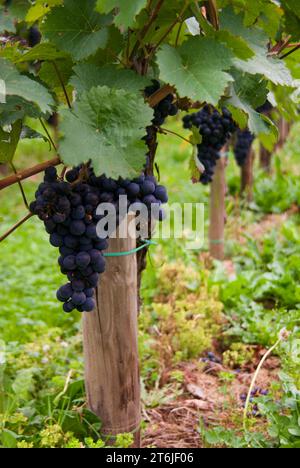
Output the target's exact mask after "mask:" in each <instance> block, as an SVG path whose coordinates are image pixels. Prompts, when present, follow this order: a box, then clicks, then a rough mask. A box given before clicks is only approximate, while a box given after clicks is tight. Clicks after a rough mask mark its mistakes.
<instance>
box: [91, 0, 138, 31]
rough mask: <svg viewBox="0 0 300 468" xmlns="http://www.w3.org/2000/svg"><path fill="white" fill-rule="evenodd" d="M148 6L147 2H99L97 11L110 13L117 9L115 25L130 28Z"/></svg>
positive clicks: (101, 0)
mask: <svg viewBox="0 0 300 468" xmlns="http://www.w3.org/2000/svg"><path fill="white" fill-rule="evenodd" d="M146 5H147V0H97V6H96V10H97V11H99V13H109V12H111V11H112V10H114V9H116V11H117V14H116V17H115V24H116V26H118V27H124V28H130V27H132V26H133V25H134V22H135V18H136V17H137V15H138V14H139V13H140V11H141V10H142V9H143V8H145V7H146Z"/></svg>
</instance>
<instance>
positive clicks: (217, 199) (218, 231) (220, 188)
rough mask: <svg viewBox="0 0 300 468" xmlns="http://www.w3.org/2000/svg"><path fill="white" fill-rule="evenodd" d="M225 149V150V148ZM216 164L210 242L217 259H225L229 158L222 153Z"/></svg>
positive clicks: (211, 249) (212, 189) (214, 256)
mask: <svg viewBox="0 0 300 468" xmlns="http://www.w3.org/2000/svg"><path fill="white" fill-rule="evenodd" d="M224 151H225V150H224ZM222 156H223V157H221V158H220V159H219V160H218V162H217V166H216V170H215V174H214V178H213V182H212V184H211V192H210V227H209V242H210V255H211V256H212V257H213V258H215V259H217V260H223V259H224V230H225V218H226V212H225V210H226V208H225V194H226V180H225V168H226V165H227V159H226V157H224V155H222Z"/></svg>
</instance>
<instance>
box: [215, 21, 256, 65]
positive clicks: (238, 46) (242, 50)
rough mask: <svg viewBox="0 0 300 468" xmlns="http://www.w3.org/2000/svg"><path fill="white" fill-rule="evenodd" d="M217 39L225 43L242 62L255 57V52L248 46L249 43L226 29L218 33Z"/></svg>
mask: <svg viewBox="0 0 300 468" xmlns="http://www.w3.org/2000/svg"><path fill="white" fill-rule="evenodd" d="M215 38H216V39H217V40H219V41H220V42H223V43H224V44H225V45H226V46H227V47H228V48H229V49H231V50H232V52H233V53H234V55H235V56H236V57H238V58H240V59H242V60H248V59H249V58H251V57H253V56H254V52H253V50H252V49H250V47H249V46H248V44H247V42H246V41H245V40H244V39H243V38H242V37H237V36H234V35H233V34H231V32H229V31H226V30H225V29H223V30H219V31H216V33H215Z"/></svg>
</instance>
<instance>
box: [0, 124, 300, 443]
mask: <svg viewBox="0 0 300 468" xmlns="http://www.w3.org/2000/svg"><path fill="white" fill-rule="evenodd" d="M170 128H172V129H176V131H178V132H180V133H182V135H185V132H184V131H183V130H181V129H180V126H179V124H178V123H177V122H173V123H170ZM160 140H161V144H160V148H159V153H158V158H157V162H158V166H159V172H160V176H161V182H162V183H163V184H165V185H167V186H168V188H169V194H170V202H171V203H172V202H201V203H204V204H205V208H206V209H205V212H206V217H205V229H206V232H207V228H208V200H209V188H208V187H203V186H201V185H193V184H192V183H191V182H190V181H189V169H188V166H189V157H190V154H191V149H190V146H189V145H188V143H186V142H183V141H182V140H179V139H177V138H176V137H173V136H168V137H166V136H164V135H162V136H161V137H160ZM299 143H300V139H299V126H298V125H297V126H295V128H294V129H293V131H292V134H291V136H290V138H289V141H288V143H287V146H286V147H285V148H284V149H283V150H282V151H281V153H280V154H279V155H278V156H277V160H276V162H275V170H274V174H273V176H272V178H270V177H266V176H265V175H264V174H262V173H260V172H259V171H257V172H256V173H257V177H256V184H255V199H254V202H253V204H252V205H250V206H249V207H246V206H245V204H244V203H243V202H242V201H240V200H239V197H238V190H239V172H238V169H237V167H236V165H235V164H234V162H233V161H232V158H231V161H230V163H229V166H228V171H227V178H228V187H229V194H228V197H227V213H228V221H227V227H226V256H227V261H226V262H225V263H224V264H221V263H218V262H212V261H211V260H210V259H209V258H208V256H207V242H206V244H205V246H204V247H203V249H202V251H201V252H199V251H192V250H187V249H186V247H185V244H184V242H182V241H181V240H176V239H169V240H162V241H159V245H158V246H157V247H153V248H152V249H151V254H150V259H149V261H148V267H147V270H146V272H145V273H144V277H143V285H142V295H143V298H144V308H143V311H142V314H141V317H140V323H139V326H140V331H139V347H140V355H141V375H142V380H143V404H144V407H145V409H146V410H147V411H149V414H151V408H153V407H155V408H158V410H159V408H160V406H162V405H168V404H171V402H176V401H177V400H178V401H180V402H181V403H182V399H183V398H184V395H185V394H186V378H187V375H189V372H190V370H189V366H191V365H193V366H195V369H196V370H195V371H194V375H198V373H199V372H200V374H201V376H202V378H204V375H205V374H202V371H203V369H205V366H207V365H210V363H211V360H212V356H211V355H214V356H215V355H217V357H218V358H219V359H220V362H221V363H222V365H223V368H222V372H223V373H222V372H221V373H220V374H218V376H217V377H216V379H217V380H216V382H217V385H219V386H220V387H222V388H223V387H224V385H225V384H226V393H229V394H231V387H230V385H235V384H236V381H237V375H238V374H236V372H240V371H241V370H242V371H243V372H250V373H251V372H252V371H253V367H251V366H252V365H253V363H255V362H257V359H258V353H259V350H261V349H263V347H269V346H271V345H272V344H273V343H274V342H275V341H276V339H277V334H278V332H279V330H280V329H281V328H283V327H286V328H287V329H288V330H289V332H290V333H291V335H290V337H289V340H288V341H287V342H286V343H285V344H284V345H283V346H281V348H280V350H279V355H280V359H281V366H282V373H281V379H282V384H277V385H279V387H278V388H279V389H278V388H277V387H276V388H277V390H276V392H277V393H276V392H275V390H274V398H273V396H272V395H271V390H270V395H269V396H268V397H264V398H262V399H260V400H259V405H260V411H261V412H262V414H263V415H264V418H263V422H264V424H262V427H263V429H262V430H263V432H262V435H257V434H256V435H255V430H252V431H250V432H249V434H247V435H246V437H245V436H244V435H243V434H241V433H240V428H239V425H240V423H241V418H240V413H241V411H242V409H241V408H239V406H238V404H237V402H235V404H236V405H237V407H236V408H234V407H233V402H232V395H231V399H229V400H228V401H227V402H226V404H225V403H224V408H225V409H224V411H225V412H226V411H229V413H230V412H232V415H233V416H234V417H232V421H231V422H229V425H230V429H229V428H228V427H225V429H226V431H224V427H223V426H221V425H217V427H207V426H204V427H203V426H201V428H202V429H201V428H200V432H201V439H202V442H201V441H200V436H199V435H198V433H197V432H196V433H195V436H194V437H195V440H197V439H198V440H199V444H201V443H204V442H205V444H207V445H209V446H213V445H217V446H248V445H249V444H250V446H257V445H258V446H261V445H263V446H264V445H268V446H272V447H277V446H289V445H291V446H296V445H297V444H298V443H299V437H300V435H299V433H300V429H299V426H298V427H297V424H299V423H297V420H296V419H297V418H296V414H298V413H297V412H298V411H299V391H300V382H299V375H298V372H297V370H298V367H297V365H296V363H297V362H298V361H297V360H299V355H300V336H299V324H300V289H299V279H300V273H299V272H300V261H299V258H300V256H299V254H300V234H299V223H300V220H299V215H298V213H297V212H296V210H294V214H293V215H290V216H288V217H286V218H280V217H279V218H272V222H271V223H270V225H269V226H268V229H267V230H266V229H264V228H263V226H264V222H265V216H266V214H272V213H273V214H274V213H275V214H276V215H277V216H281V214H282V213H283V212H285V211H286V210H288V209H289V208H290V207H291V206H292V205H295V204H297V203H298V200H299V189H298V180H297V179H298V177H299V157H300V155H299V153H298V148H299ZM47 152H48V147H47V145H46V144H45V143H42V142H38V143H32V142H30V143H28V142H24V143H22V146H21V149H20V153H19V158H18V159H17V162H18V164H19V167H23V166H24V165H25V164H27V162H28V160H30V161H32V162H33V163H35V162H36V161H40V160H41V159H42V158H43V159H45V158H48V155H47ZM49 157H50V156H49ZM39 180H40V178H39V177H36V178H34V179H31V180H29V181H27V182H25V183H24V186H25V188H26V193H27V196H28V199H29V200H31V199H32V198H33V197H34V192H35V190H36V188H37V185H38V183H39ZM24 214H25V207H24V205H23V203H22V198H21V195H20V193H19V191H18V188H17V187H11V188H9V189H7V190H5V191H3V192H1V193H0V220H1V221H0V222H1V224H0V225H1V231H3V232H4V231H5V230H6V229H7V228H8V227H10V226H11V225H12V224H14V223H15V222H16V221H17V220H18V219H19V218H20V217H22V216H23V215H24ZM283 220H284V222H283ZM272 223H273V224H272ZM255 226H259V227H260V229H261V230H260V231H259V234H257V233H255V230H254V227H255ZM206 238H207V236H206ZM0 280H1V286H2V287H1V290H0V330H1V331H0V389H1V392H0V441H1V442H0V445H2V446H5V447H8V446H10V447H15V446H18V447H32V446H33V447H76V446H79V447H81V446H87V447H92V448H94V447H95V448H96V447H97V448H101V447H102V446H104V445H105V444H106V443H107V441H105V439H102V438H101V422H100V421H99V420H98V418H96V417H95V416H94V415H93V414H91V413H90V412H89V411H88V410H87V409H86V408H85V405H84V403H85V393H84V387H83V381H82V379H83V356H82V340H81V316H80V314H71V315H66V314H64V313H63V312H62V310H61V306H60V304H58V302H57V300H56V297H55V292H56V290H57V288H58V286H59V285H61V284H62V282H63V277H62V275H61V274H60V272H59V270H58V267H57V252H56V251H55V249H53V248H52V247H51V246H50V245H49V243H48V240H47V235H46V233H45V232H44V229H43V226H42V224H41V223H40V222H39V221H38V220H37V219H31V220H30V221H28V222H27V223H26V224H24V225H23V226H22V227H21V228H20V229H19V230H18V231H17V232H16V233H15V234H14V235H13V236H11V237H9V238H8V239H7V240H6V241H4V242H3V243H2V244H1V268H0ZM207 353H210V354H209V355H208V354H207ZM207 356H210V357H207ZM226 376H227V377H226ZM228 376H229V377H230V381H228V382H227V380H228V378H229V377H228ZM225 377H226V379H227V380H226V379H225ZM224 379H225V380H224ZM224 382H225V384H224ZM269 384H270V382H269ZM270 388H271V385H270ZM278 395H279V396H278ZM185 398H186V397H185ZM233 400H234V399H233ZM282 413H283V414H284V415H285V416H284V417H285V418H288V420H286V419H282V418H283V416H282ZM228 417H229V418H230V416H228ZM229 421H230V419H229ZM255 421H256V419H255V418H254V422H253V424H252V426H254V428H255ZM151 427H152V426H151V422H149V421H148V423H147V422H145V423H144V433H145V437H146V438H145V440H150V439H149V433H150V432H151V430H152V429H151ZM250 427H251V424H250ZM228 431H231V432H230V433H229V432H228ZM267 431H269V432H267ZM226 434H227V435H226ZM147 437H148V439H147ZM130 440H131V439H130V437H129V438H128V437H127V436H122V437H119V438H118V439H117V440H116V442H115V443H116V446H122V447H123V446H124V447H126V446H128V445H130ZM266 441H267V442H266ZM154 443H155V441H154Z"/></svg>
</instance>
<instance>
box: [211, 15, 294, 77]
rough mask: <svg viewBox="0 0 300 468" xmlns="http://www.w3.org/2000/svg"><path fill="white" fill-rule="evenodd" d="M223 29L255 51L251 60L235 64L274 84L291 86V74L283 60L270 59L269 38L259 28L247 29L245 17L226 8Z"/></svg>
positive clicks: (222, 19)
mask: <svg viewBox="0 0 300 468" xmlns="http://www.w3.org/2000/svg"><path fill="white" fill-rule="evenodd" d="M220 24H221V29H222V30H223V29H224V30H228V31H230V32H231V33H232V34H233V35H235V36H238V37H240V38H242V39H244V40H245V41H246V42H247V44H248V46H249V47H250V48H251V49H252V50H253V52H254V54H255V55H254V56H253V57H252V58H250V59H249V60H241V59H239V58H234V59H233V64H234V65H235V66H236V67H237V68H238V69H239V70H242V71H244V72H246V73H251V74H253V75H257V74H260V75H263V76H265V77H266V78H267V79H268V80H270V81H271V82H272V83H275V84H277V85H283V86H284V85H286V86H290V85H291V84H292V77H291V74H290V72H289V70H288V68H287V67H286V65H285V63H284V62H283V61H282V60H279V59H277V58H273V57H268V55H267V52H268V50H267V44H268V42H269V38H268V36H267V35H266V34H265V32H264V31H263V30H262V29H259V28H257V27H252V28H251V27H245V26H244V24H243V15H242V14H240V15H236V14H235V13H234V12H233V10H232V9H231V8H226V9H224V10H223V11H222V13H221V15H220Z"/></svg>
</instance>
